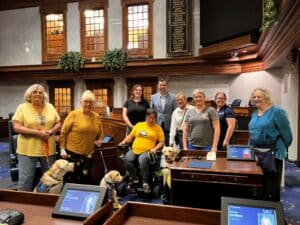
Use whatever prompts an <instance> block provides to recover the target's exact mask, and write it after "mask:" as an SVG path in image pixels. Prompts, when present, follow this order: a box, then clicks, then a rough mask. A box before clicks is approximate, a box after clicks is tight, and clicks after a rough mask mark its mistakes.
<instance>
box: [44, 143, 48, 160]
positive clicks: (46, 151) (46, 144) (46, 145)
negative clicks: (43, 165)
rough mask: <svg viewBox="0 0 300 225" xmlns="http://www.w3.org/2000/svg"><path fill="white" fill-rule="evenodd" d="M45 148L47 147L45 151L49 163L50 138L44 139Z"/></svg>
mask: <svg viewBox="0 0 300 225" xmlns="http://www.w3.org/2000/svg"><path fill="white" fill-rule="evenodd" d="M44 149H45V153H46V160H47V163H48V165H49V143H48V140H44Z"/></svg>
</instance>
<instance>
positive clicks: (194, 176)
mask: <svg viewBox="0 0 300 225" xmlns="http://www.w3.org/2000/svg"><path fill="white" fill-rule="evenodd" d="M171 176H172V180H173V181H176V180H178V181H187V182H191V181H193V182H195V181H196V182H211V183H213V182H218V183H238V184H241V185H245V184H247V185H249V184H253V185H256V184H261V181H260V179H257V178H256V177H252V176H248V175H237V174H230V175H226V174H218V173H209V174H208V173H201V172H198V173H197V172H196V173H195V172H184V171H176V172H174V173H172V175H171Z"/></svg>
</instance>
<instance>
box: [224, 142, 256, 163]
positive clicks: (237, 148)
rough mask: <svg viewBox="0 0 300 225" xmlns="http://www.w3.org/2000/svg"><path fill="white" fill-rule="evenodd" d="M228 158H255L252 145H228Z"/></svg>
mask: <svg viewBox="0 0 300 225" xmlns="http://www.w3.org/2000/svg"><path fill="white" fill-rule="evenodd" d="M227 159H231V160H250V161H251V160H255V157H254V151H253V149H252V147H251V146H250V145H228V146H227Z"/></svg>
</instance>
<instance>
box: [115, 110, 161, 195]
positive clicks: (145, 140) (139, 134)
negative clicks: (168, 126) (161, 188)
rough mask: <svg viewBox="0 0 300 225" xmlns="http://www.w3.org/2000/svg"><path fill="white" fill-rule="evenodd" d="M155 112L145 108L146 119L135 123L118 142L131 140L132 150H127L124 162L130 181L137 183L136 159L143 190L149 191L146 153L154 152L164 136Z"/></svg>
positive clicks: (148, 164) (123, 142)
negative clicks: (127, 133) (128, 132)
mask: <svg viewBox="0 0 300 225" xmlns="http://www.w3.org/2000/svg"><path fill="white" fill-rule="evenodd" d="M156 119H157V112H156V111H155V110H154V109H147V111H146V121H145V122H140V123H137V124H136V125H135V126H134V127H133V129H132V131H131V132H130V134H129V135H128V136H127V137H126V138H125V139H124V140H123V141H122V142H121V143H120V144H121V145H125V144H126V143H130V142H132V141H133V140H134V141H133V144H132V150H129V151H128V152H127V153H126V155H125V157H124V163H125V166H126V168H127V170H128V173H129V175H130V177H131V180H132V182H134V183H138V182H139V181H138V177H137V168H136V165H135V164H136V161H138V164H139V167H140V170H141V175H142V179H143V190H144V192H145V193H150V192H151V190H150V187H149V182H150V179H151V177H150V159H149V155H148V153H149V152H150V153H152V154H154V155H155V154H156V152H157V151H158V150H159V149H161V148H162V147H163V146H164V143H165V136H164V132H163V130H162V128H161V127H160V126H159V125H158V124H157V123H156Z"/></svg>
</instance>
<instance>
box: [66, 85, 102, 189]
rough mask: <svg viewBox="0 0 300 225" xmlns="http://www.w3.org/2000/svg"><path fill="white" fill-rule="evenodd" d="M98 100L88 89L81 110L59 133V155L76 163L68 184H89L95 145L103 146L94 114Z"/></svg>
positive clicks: (83, 97)
mask: <svg viewBox="0 0 300 225" xmlns="http://www.w3.org/2000/svg"><path fill="white" fill-rule="evenodd" d="M95 103H96V97H95V95H94V94H93V92H91V91H89V90H87V91H85V92H84V93H83V94H82V97H81V101H80V104H81V108H79V109H76V110H73V111H72V112H70V113H69V115H68V116H67V118H66V119H65V121H64V124H63V126H62V128H61V131H60V156H61V157H62V158H65V159H67V160H68V161H70V162H75V170H74V172H73V173H69V174H68V175H67V176H66V177H65V181H66V182H70V183H82V184H88V183H89V179H90V168H91V164H90V163H91V158H92V154H93V152H94V145H97V146H98V147H100V146H101V144H102V136H103V132H102V123H101V120H100V116H99V115H98V114H97V113H96V112H94V111H93V108H94V106H95Z"/></svg>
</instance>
